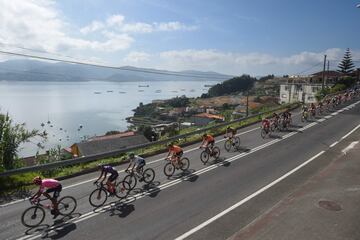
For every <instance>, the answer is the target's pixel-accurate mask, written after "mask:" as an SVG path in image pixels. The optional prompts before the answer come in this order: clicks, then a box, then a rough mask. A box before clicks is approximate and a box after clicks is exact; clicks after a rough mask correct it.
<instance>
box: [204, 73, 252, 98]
mask: <svg viewBox="0 0 360 240" xmlns="http://www.w3.org/2000/svg"><path fill="white" fill-rule="evenodd" d="M255 81H256V78H253V77H250V76H249V75H245V74H244V75H242V76H241V77H234V78H231V79H229V80H226V81H224V82H223V83H219V84H216V85H215V86H213V87H211V88H210V89H209V93H208V94H209V96H210V97H216V96H221V95H225V94H231V93H235V92H243V91H247V90H249V89H251V88H252V87H253V85H254V83H255Z"/></svg>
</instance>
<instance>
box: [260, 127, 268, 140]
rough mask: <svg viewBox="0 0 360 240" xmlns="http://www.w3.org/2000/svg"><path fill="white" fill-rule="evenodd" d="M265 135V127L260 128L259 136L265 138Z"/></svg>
mask: <svg viewBox="0 0 360 240" xmlns="http://www.w3.org/2000/svg"><path fill="white" fill-rule="evenodd" d="M266 135H267V132H266V131H265V129H261V137H262V138H265V137H266Z"/></svg>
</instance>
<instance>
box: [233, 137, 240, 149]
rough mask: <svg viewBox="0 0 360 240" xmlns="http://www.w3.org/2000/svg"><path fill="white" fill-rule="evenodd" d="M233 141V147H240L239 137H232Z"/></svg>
mask: <svg viewBox="0 0 360 240" xmlns="http://www.w3.org/2000/svg"><path fill="white" fill-rule="evenodd" d="M234 143H235V147H236V148H239V147H240V138H239V137H235V138H234Z"/></svg>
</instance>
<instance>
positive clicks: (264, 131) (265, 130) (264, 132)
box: [260, 124, 271, 138]
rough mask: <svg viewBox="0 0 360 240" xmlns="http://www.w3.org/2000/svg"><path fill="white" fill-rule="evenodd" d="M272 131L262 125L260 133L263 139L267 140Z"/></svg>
mask: <svg viewBox="0 0 360 240" xmlns="http://www.w3.org/2000/svg"><path fill="white" fill-rule="evenodd" d="M270 132H271V129H270V127H269V126H267V125H265V124H262V125H261V131H260V135H261V137H262V138H265V137H266V136H268V135H270Z"/></svg>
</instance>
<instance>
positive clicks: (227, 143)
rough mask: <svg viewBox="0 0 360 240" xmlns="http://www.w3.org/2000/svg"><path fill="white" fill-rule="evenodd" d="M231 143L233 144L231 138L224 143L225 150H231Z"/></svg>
mask: <svg viewBox="0 0 360 240" xmlns="http://www.w3.org/2000/svg"><path fill="white" fill-rule="evenodd" d="M231 145H232V142H231V140H230V139H228V140H226V141H225V143H224V148H225V150H226V151H228V152H229V151H230V149H231Z"/></svg>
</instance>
